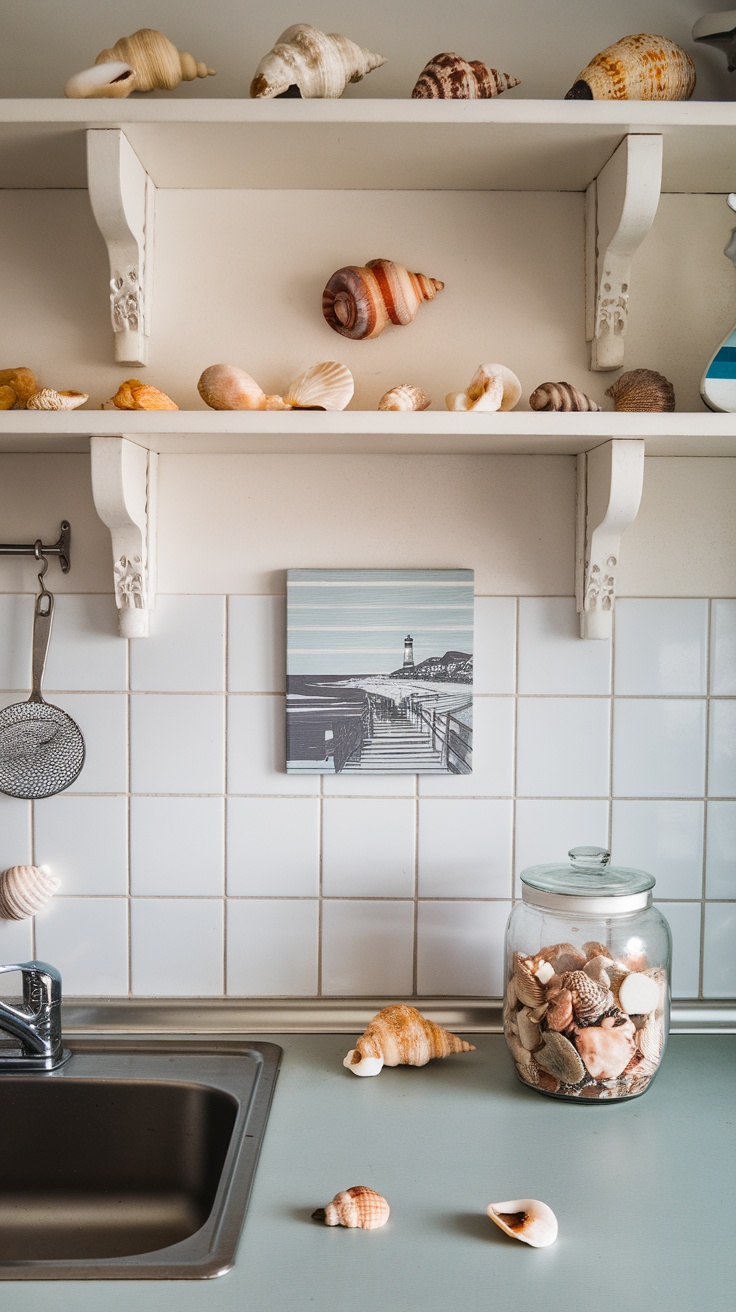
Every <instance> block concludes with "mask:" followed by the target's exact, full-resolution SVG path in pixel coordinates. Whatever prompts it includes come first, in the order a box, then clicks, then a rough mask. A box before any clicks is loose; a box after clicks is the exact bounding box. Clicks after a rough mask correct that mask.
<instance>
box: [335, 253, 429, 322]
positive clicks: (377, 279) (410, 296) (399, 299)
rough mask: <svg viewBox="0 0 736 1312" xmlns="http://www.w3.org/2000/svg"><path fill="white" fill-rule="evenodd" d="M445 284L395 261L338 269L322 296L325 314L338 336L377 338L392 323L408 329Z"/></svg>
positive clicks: (370, 262) (372, 261)
mask: <svg viewBox="0 0 736 1312" xmlns="http://www.w3.org/2000/svg"><path fill="white" fill-rule="evenodd" d="M444 285H445V284H444V283H443V282H440V281H439V280H438V279H437V278H428V277H427V275H426V274H424V273H412V272H411V270H410V269H407V268H406V266H405V265H403V264H399V263H397V261H395V260H369V261H368V263H367V264H365V265H360V264H347V265H345V266H344V267H343V268H342V269H337V270H336V271H335V273H333V274H332V277H331V278H330V279H329V281H328V283H327V285H326V287H325V289H324V291H323V293H322V313H323V315H324V317H325V319H326V321H327V323H328V324H329V325H330V328H334V330H335V332H336V333H340V334H341V335H342V336H343V337H350V338H352V339H353V340H355V341H364V340H366V339H368V338H370V337H377V336H378V334H379V333H381V332H383V330H384V328H385V327H386V326H387V325H388V324H389V323H393V324H397V325H399V326H402V325H403V326H405V325H406V324H409V323H411V322H412V320H413V319H414V316H415V315H416V312H417V310H418V309H419V306H420V305H421V304H422V302H423V301H433V300H434V298H435V296H436V295H437V292H441V291H442V288H443V287H444Z"/></svg>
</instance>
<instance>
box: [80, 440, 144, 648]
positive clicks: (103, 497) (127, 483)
mask: <svg viewBox="0 0 736 1312" xmlns="http://www.w3.org/2000/svg"><path fill="white" fill-rule="evenodd" d="M91 451H92V496H93V498H94V503H95V508H96V510H97V513H98V515H99V517H100V519H101V520H102V522H103V524H106V525H107V527H108V528H109V530H110V534H111V537H112V558H113V581H114V588H115V604H116V605H117V608H118V618H119V621H120V632H121V634H122V636H123V637H124V638H147V637H148V634H149V631H150V616H151V611H152V610H153V607H154V605H155V598H156V580H155V567H156V473H157V461H158V456H157V455H156V453H155V452H154V451H146V450H145V448H144V447H142V446H138V445H137V444H136V443H135V442H132V441H130V439H129V438H127V437H93V438H92V444H91Z"/></svg>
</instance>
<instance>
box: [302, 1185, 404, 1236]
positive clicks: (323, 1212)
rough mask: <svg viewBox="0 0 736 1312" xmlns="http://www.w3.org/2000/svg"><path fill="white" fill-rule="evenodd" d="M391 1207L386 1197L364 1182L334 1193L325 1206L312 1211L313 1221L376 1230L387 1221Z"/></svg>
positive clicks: (353, 1228) (350, 1228)
mask: <svg viewBox="0 0 736 1312" xmlns="http://www.w3.org/2000/svg"><path fill="white" fill-rule="evenodd" d="M390 1212H391V1208H390V1207H389V1205H388V1203H387V1202H386V1199H385V1198H384V1197H383V1196H382V1195H381V1194H377V1193H376V1191H375V1189H369V1188H368V1186H367V1185H365V1184H356V1185H353V1187H352V1188H351V1189H343V1190H342V1191H341V1192H340V1193H339V1194H335V1197H334V1198H333V1200H332V1202H331V1203H328V1204H327V1206H326V1207H318V1208H317V1210H316V1212H312V1220H313V1221H324V1224H325V1225H344V1226H347V1228H348V1229H349V1230H356V1229H360V1230H378V1228H379V1227H380V1226H382V1225H385V1224H386V1222H387V1221H388V1218H389V1214H390Z"/></svg>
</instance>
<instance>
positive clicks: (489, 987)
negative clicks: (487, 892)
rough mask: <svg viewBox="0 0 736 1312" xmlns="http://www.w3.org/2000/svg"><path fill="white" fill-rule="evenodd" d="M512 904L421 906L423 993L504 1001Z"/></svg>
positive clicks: (419, 967)
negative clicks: (506, 941) (505, 956)
mask: <svg viewBox="0 0 736 1312" xmlns="http://www.w3.org/2000/svg"><path fill="white" fill-rule="evenodd" d="M510 910H511V903H510V902H420V903H419V908H418V921H417V992H418V993H419V994H430V995H431V994H434V995H439V996H445V997H446V996H449V997H501V995H502V993H503V945H504V936H505V930H506V921H507V919H508V915H509V912H510Z"/></svg>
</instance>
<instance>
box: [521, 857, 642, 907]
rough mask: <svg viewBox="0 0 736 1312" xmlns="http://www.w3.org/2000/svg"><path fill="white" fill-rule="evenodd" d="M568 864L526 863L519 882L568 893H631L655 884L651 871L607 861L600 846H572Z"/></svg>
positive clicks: (528, 885)
mask: <svg viewBox="0 0 736 1312" xmlns="http://www.w3.org/2000/svg"><path fill="white" fill-rule="evenodd" d="M568 856H569V858H570V864H569V865H566V866H563V865H550V866H528V867H527V869H526V870H522V872H521V882H522V884H526V886H527V888H533V889H537V891H538V892H540V893H549V894H553V895H555V896H560V895H563V896H567V897H586V898H591V897H593V898H601V897H631V896H632V895H634V894H637V893H647V892H648V891H649V889H651V888H654V885H655V882H656V881H655V878H654V875H650V874H647V871H646V870H635V869H634V868H632V867H630V866H612V865H610V864H609V862H610V860H611V853H610V852H607V851H606V849H605V848H603V847H571V848H570V851H569V852H568Z"/></svg>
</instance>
